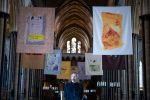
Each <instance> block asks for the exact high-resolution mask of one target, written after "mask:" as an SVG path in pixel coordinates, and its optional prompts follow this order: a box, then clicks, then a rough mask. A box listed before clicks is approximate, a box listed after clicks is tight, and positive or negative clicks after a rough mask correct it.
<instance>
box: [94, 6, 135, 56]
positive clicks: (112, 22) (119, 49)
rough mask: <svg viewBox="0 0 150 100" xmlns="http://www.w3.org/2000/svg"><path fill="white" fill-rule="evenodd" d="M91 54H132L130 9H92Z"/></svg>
mask: <svg viewBox="0 0 150 100" xmlns="http://www.w3.org/2000/svg"><path fill="white" fill-rule="evenodd" d="M93 54H94V55H131V54H133V52H132V26H131V7H129V6H123V7H93Z"/></svg>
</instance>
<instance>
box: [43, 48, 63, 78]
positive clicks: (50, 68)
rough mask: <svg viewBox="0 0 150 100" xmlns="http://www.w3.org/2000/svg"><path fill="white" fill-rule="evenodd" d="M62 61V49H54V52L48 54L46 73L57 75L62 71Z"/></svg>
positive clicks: (46, 57)
mask: <svg viewBox="0 0 150 100" xmlns="http://www.w3.org/2000/svg"><path fill="white" fill-rule="evenodd" d="M61 62H62V54H61V50H58V49H57V50H56V49H55V50H54V53H49V54H46V56H45V68H44V74H51V75H56V74H59V73H60V66H61Z"/></svg>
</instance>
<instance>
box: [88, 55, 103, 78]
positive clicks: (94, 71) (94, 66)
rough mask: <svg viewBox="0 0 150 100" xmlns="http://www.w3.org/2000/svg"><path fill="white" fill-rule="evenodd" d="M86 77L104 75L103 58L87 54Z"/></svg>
mask: <svg viewBox="0 0 150 100" xmlns="http://www.w3.org/2000/svg"><path fill="white" fill-rule="evenodd" d="M85 73H86V75H103V70H102V56H100V55H93V54H92V53H85Z"/></svg>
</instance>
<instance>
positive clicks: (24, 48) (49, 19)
mask: <svg viewBox="0 0 150 100" xmlns="http://www.w3.org/2000/svg"><path fill="white" fill-rule="evenodd" d="M54 20H55V9H54V8H38V7H36V8H34V7H25V8H21V9H20V13H19V23H18V38H17V53H52V52H53V44H54V42H53V41H54Z"/></svg>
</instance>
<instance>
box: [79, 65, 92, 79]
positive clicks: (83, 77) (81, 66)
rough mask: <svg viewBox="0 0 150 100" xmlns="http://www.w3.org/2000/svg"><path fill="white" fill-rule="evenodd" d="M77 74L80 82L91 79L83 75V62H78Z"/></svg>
mask: <svg viewBox="0 0 150 100" xmlns="http://www.w3.org/2000/svg"><path fill="white" fill-rule="evenodd" d="M77 66H78V74H79V79H80V80H89V79H91V76H90V75H86V74H85V62H78V63H77Z"/></svg>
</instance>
